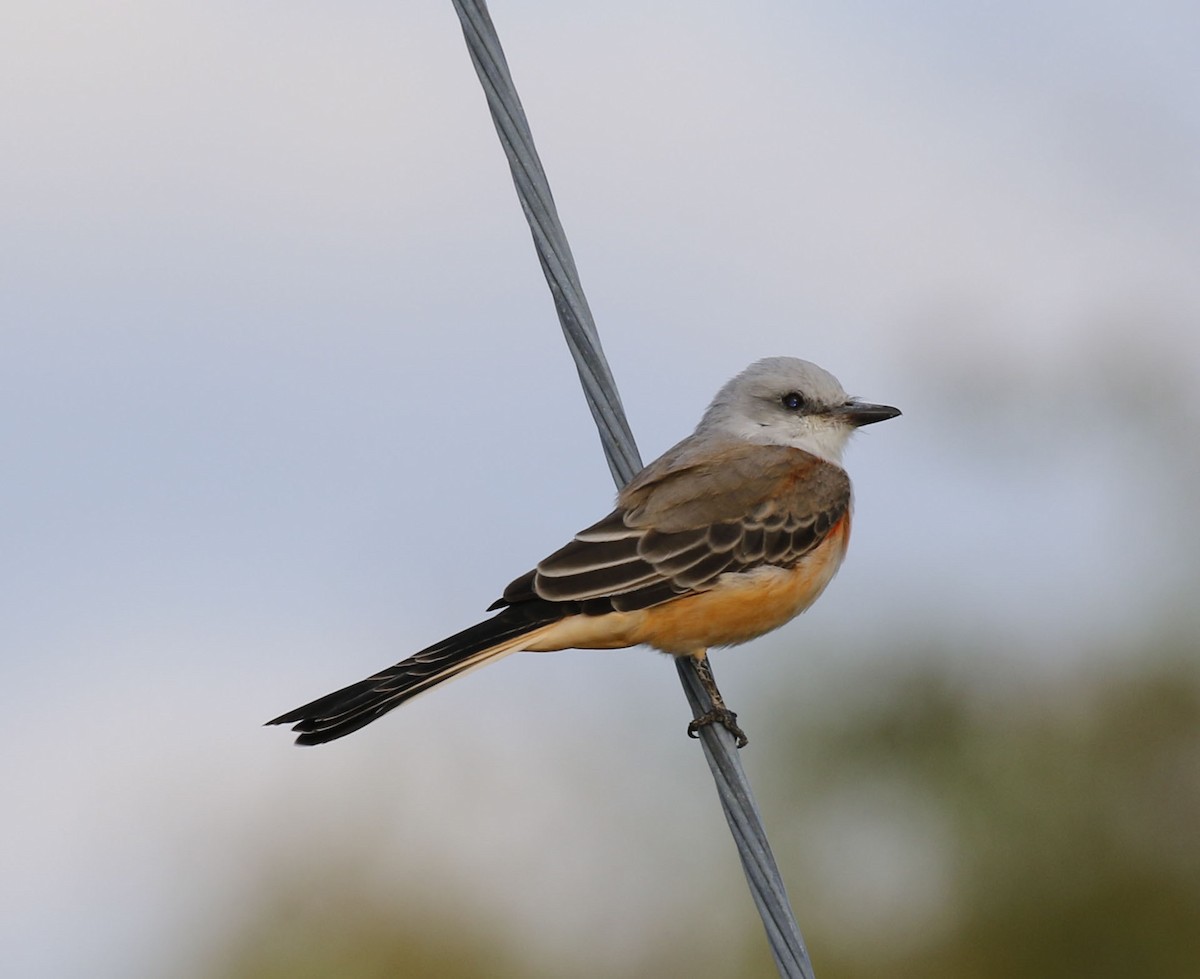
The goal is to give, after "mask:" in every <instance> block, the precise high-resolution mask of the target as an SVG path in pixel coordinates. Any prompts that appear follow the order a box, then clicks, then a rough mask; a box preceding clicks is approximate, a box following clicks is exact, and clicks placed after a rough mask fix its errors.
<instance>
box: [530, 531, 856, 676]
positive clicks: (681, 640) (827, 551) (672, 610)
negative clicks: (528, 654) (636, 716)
mask: <svg viewBox="0 0 1200 979" xmlns="http://www.w3.org/2000/svg"><path fill="white" fill-rule="evenodd" d="M849 542H850V516H849V514H847V515H846V516H844V517H842V519H841V520H839V521H838V522H837V523H836V524H834V526H833V527H832V528H831V529H830V531H829V533H828V534H827V535H826V537H825V539H824V540H823V541H822V542H821V543H820V544H819V545H818V546H817V547H816V548H814V549H813V550H811V551H809V553H808V554H806V555H804V557H802V558H801V559H800V560H799V561H798V562H797V563H796V564H795V565H794V566H793V567H791V568H781V567H774V566H769V565H764V566H761V567H759V568H756V569H754V570H753V571H749V572H742V573H740V574H736V575H727V576H724V577H723V578H721V579H719V580H718V583H717V584H716V585H715V586H714V587H713V588H710V589H708V590H707V591H703V592H697V593H695V594H692V595H684V596H681V597H679V598H676V599H672V600H671V601H669V602H665V603H664V604H662V605H655V606H652V607H650V608H646V609H639V610H637V611H633V612H610V613H608V614H607V615H597V616H582V615H574V616H570V617H569V618H566V619H563V620H561V621H559V622H556V623H554V624H553V625H549V626H546V627H544V628H543V629H541V630H538V632H537V633H534V634H533V635H535V636H536V637H537V638H536V639H535V640H534V641H533V642H530V643H528V645H525V646H524V648H525V649H528V650H531V651H535V652H548V651H551V650H556V649H571V648H574V649H615V648H619V647H624V646H633V645H637V644H639V643H645V644H646V645H649V646H653V647H654V648H656V649H660V650H662V651H663V652H666V653H674V654H675V655H680V656H683V655H697V654H700V653H702V652H703V651H704V650H705V649H707V648H710V647H714V646H731V645H735V644H737V643H742V642H746V641H747V640H750V639H754V638H755V637H757V636H761V635H763V634H764V633H767V632H770V631H771V630H773V629H778V628H779V627H780V626H781V625H784V624H785V623H787V622H789V621H790V620H791V619H793V618H794V617H795V616H797V615H799V614H800V613H801V612H803V611H804V610H805V609H806V608H808V607H809V606H810V605H811V604H812V603H813V602H815V601H816V600H817V598H819V597H820V595H821V592H823V591H824V590H825V586H826V585H828V584H829V582H830V581H832V580H833V576H834V575H835V574H836V573H837V570H838V568H839V567H840V566H841V563H842V559H843V558H844V557H845V556H846V546H847V545H848V544H849Z"/></svg>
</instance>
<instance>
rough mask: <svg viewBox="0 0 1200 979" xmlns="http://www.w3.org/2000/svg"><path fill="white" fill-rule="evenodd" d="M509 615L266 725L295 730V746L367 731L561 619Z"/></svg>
mask: <svg viewBox="0 0 1200 979" xmlns="http://www.w3.org/2000/svg"><path fill="white" fill-rule="evenodd" d="M516 612H517V610H516V609H512V610H505V611H504V612H501V613H500V614H499V615H497V616H495V617H494V618H491V619H488V620H486V621H484V622H480V623H479V624H478V625H473V626H471V627H470V628H469V629H464V630H463V631H462V632H459V633H456V634H455V635H453V636H451V637H450V638H449V639H443V640H442V641H441V642H439V643H435V644H434V645H432V646H430V647H428V648H427V649H422V650H421V651H420V652H419V653H415V654H414V655H412V656H410V657H409V658H408V659H406V660H404V661H403V662H400V663H397V664H396V665H395V666H390V667H388V668H387V669H386V670H383V671H382V672H380V673H376V674H375V675H374V676H369V677H367V678H366V679H365V680H360V681H359V682H358V683H352V684H350V686H348V687H343V688H342V689H341V690H336V691H334V692H333V693H331V694H326V695H325V696H324V697H321V698H319V699H317V700H314V701H313V702H312V703H310V704H305V705H304V706H303V707H297V708H296V709H295V710H293V711H289V712H288V713H286V714H281V715H280V716H279V717H276V718H275V719H274V720H271V721H267V724H291V725H293V727H292V730H293V731H297V732H299V734H300V736H299V737H298V738H296V744H306V745H307V744H324V743H325V742H326V741H333V740H335V739H336V738H341V737H344V736H345V735H347V734H350V733H351V732H353V731H357V730H358V729H359V728H360V727H365V726H366V725H367V724H370V723H371V722H372V721H373V720H375V719H376V718H379V717H382V716H383V715H384V714H386V713H387V712H388V711H389V710H392V709H393V708H395V707H399V706H400V705H401V704H402V703H404V702H405V701H406V700H411V699H412V698H413V697H415V696H416V695H417V694H419V693H423V692H424V691H426V690H428V689H429V688H430V687H432V686H434V685H435V684H438V683H442V682H443V681H445V680H450V679H453V678H454V677H456V676H461V675H462V674H463V673H466V672H467V671H468V670H473V669H475V668H476V667H479V666H483V665H484V664H485V663H490V662H491V661H492V660H495V659H499V658H500V657H501V656H505V655H507V654H508V653H515V652H517V651H518V650H521V649H524V648H525V646H526V644H527V643H528V642H530V641H531V640H532V639H533V638H534V636H535V635H536V634H537V633H539V632H540V631H541V630H542V629H544V628H545V627H546V626H547V625H549V624H551V622H553V621H555V620H556V619H557V618H558V615H554V616H553V617H551V618H546V617H543V618H534V617H531V616H529V615H520V614H514V613H516Z"/></svg>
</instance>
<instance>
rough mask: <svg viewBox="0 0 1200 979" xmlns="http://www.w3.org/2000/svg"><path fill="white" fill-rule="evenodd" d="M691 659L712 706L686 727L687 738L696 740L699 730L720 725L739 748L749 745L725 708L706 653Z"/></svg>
mask: <svg viewBox="0 0 1200 979" xmlns="http://www.w3.org/2000/svg"><path fill="white" fill-rule="evenodd" d="M692 658H693V659H694V660H695V662H696V675H697V676H698V677H699V678H700V686H702V687H703V688H704V692H705V693H706V694H708V699H709V700H711V701H712V706H711V707H710V708H709V709H708V710H706V711H705V712H704V713H703V714H701V715H700V716H699V717H697V718H696V719H695V720H694V721H692V723H691V724H689V725H688V729H687V730H688V737H689V738H698V737H700V728H702V727H707V726H708V725H709V724H720V725H721V726H722V727H723V728H725V730H726V731H728V732H729V733H730V734H732V735H733V737H734V740H735V741H736V742H737V746H738V747H739V748H744V747H746V745H747V744H749V743H750V739H749V738H747V737H746V732H745V731H743V730H742V729H741V728H740V727H738V723H737V714H735V713H734V712H733V711H731V710H730V709H729V708H728V707H726V706H725V700H724V698H723V697H722V696H721V691H720V690H718V689H717V681H716V680H715V679H714V678H713V673H712V667H711V666H709V664H708V653H707V651H705V650H701V651H700V653H699V654H698V655H695V656H693V657H692Z"/></svg>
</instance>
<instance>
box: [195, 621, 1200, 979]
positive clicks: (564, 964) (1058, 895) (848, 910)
mask: <svg viewBox="0 0 1200 979" xmlns="http://www.w3.org/2000/svg"><path fill="white" fill-rule="evenodd" d="M1154 645H1155V644H1148V647H1152V646H1154ZM1097 662H1099V660H1097ZM1109 662H1110V663H1111V662H1112V661H1111V660H1110V661H1109ZM1121 662H1122V663H1124V664H1125V665H1124V666H1122V667H1119V668H1118V667H1109V668H1108V669H1107V670H1101V669H1100V668H1096V670H1085V671H1079V672H1077V673H1075V674H1073V675H1069V676H1060V677H1058V678H1057V679H1054V680H1047V679H1045V678H1044V677H1043V678H1040V679H1039V680H1037V681H1032V680H1030V679H1028V678H1021V677H1009V678H1008V679H1006V680H1000V679H997V681H996V682H995V683H989V682H980V678H979V677H978V676H977V675H976V676H972V677H969V678H965V677H964V676H963V669H962V666H961V663H960V665H959V667H958V669H957V673H955V672H953V671H950V670H949V669H946V668H942V667H938V666H931V665H925V666H909V667H898V668H897V670H896V671H894V672H892V673H890V674H888V675H885V676H879V675H877V674H878V671H875V675H871V676H869V677H861V678H858V679H857V680H856V682H855V683H854V684H852V687H853V689H854V690H855V691H857V692H856V693H855V694H854V695H850V696H846V697H843V698H841V699H837V698H832V699H831V700H830V703H829V706H828V707H827V708H826V709H823V710H821V711H819V712H816V713H815V714H810V715H808V716H805V717H804V718H802V719H800V720H798V721H797V723H796V726H795V734H794V737H793V739H792V741H791V743H790V744H786V743H784V744H781V746H780V747H779V748H777V749H774V751H775V752H776V754H775V755H774V757H772V756H771V754H770V753H771V751H772V749H771V748H770V746H769V745H766V744H764V743H763V742H764V740H765V739H761V738H760V739H759V741H758V742H756V748H758V749H759V750H760V751H762V752H764V753H765V755H766V756H765V757H762V758H761V759H760V761H758V762H756V764H757V765H761V766H762V767H763V768H764V769H769V770H770V772H771V773H772V782H773V783H774V786H773V787H771V788H770V789H769V795H770V798H769V799H768V801H767V802H766V803H765V807H766V809H767V814H768V822H769V823H770V824H772V834H773V836H774V838H775V844H776V847H777V848H778V850H779V852H780V855H781V860H782V863H783V865H784V868H785V872H786V873H787V876H788V878H789V883H790V886H791V889H792V892H793V897H794V898H796V899H797V900H796V904H797V909H798V913H799V915H800V918H801V924H802V927H803V929H804V931H805V935H806V938H807V940H808V942H809V947H810V950H811V952H812V957H813V961H814V964H815V967H816V971H817V974H818V976H820V977H821V979H866V977H878V976H884V975H886V976H920V977H925V979H940V977H947V979H951V977H953V979H962V977H975V979H988V977H991V976H995V977H997V979H999V977H1002V976H1003V977H1005V979H1010V977H1012V976H1022V977H1033V979H1036V977H1047V979H1050V977H1055V979H1059V977H1063V976H1088V977H1090V979H1103V977H1107V976H1112V977H1117V976H1121V977H1128V976H1138V977H1148V979H1150V977H1162V979H1168V977H1169V979H1187V977H1194V976H1200V681H1198V677H1197V669H1196V664H1195V662H1194V660H1193V659H1192V651H1191V650H1190V649H1187V648H1174V649H1165V648H1162V645H1161V644H1159V648H1147V649H1146V650H1145V651H1144V653H1143V655H1142V656H1140V657H1137V656H1135V657H1125V658H1123V659H1122V660H1121ZM1130 663H1135V664H1137V663H1140V664H1142V665H1141V666H1140V667H1136V668H1135V667H1131V666H1129V664H1130ZM760 781H761V779H760ZM780 785H783V786H786V787H785V788H784V789H782V790H780V789H779V788H778V786H780ZM878 785H884V786H890V788H886V789H885V790H884V791H878V792H876V791H873V790H871V789H870V787H871V786H878ZM893 807H894V808H893ZM821 809H824V810H827V811H832V812H833V813H834V818H833V819H832V820H827V821H826V822H824V823H822V822H821V821H819V820H817V821H814V820H813V819H811V818H809V816H810V814H811V813H812V812H813V811H814V810H821ZM789 817H794V818H789ZM780 824H782V825H780ZM846 826H851V827H853V826H857V827H858V830H857V833H858V835H857V836H855V835H854V834H853V833H852V834H851V836H850V838H849V847H848V850H847V851H846V852H847V853H849V854H850V855H851V856H853V857H854V859H849V860H837V859H834V860H833V861H832V862H831V861H830V860H829V859H828V854H827V853H826V851H827V850H828V848H829V847H831V846H832V845H833V837H836V836H838V835H839V834H842V835H844V833H843V830H844V828H845V827H846ZM896 826H901V827H903V831H902V832H900V834H899V835H895V834H894V833H893V830H894V829H895V827H896ZM872 827H875V829H872ZM914 833H915V835H914ZM906 834H907V835H906ZM875 837H879V838H880V839H881V840H882V843H880V839H875ZM910 837H911V838H913V839H915V840H916V841H917V845H915V846H914V847H913V848H909V847H907V846H906V844H905V840H906V839H908V838H910ZM842 843H843V844H845V843H846V840H845V839H843V840H842ZM730 845H732V844H730ZM877 846H878V848H879V849H878V852H879V854H880V855H881V856H880V859H873V858H872V854H874V853H875V852H876V847H877ZM889 848H890V849H889ZM892 850H894V851H897V852H896V853H894V854H892V856H894V857H895V858H896V859H892V857H890V856H889V853H890V852H891V851H892ZM864 854H865V856H864ZM879 865H885V872H884V873H883V879H884V884H883V887H882V891H879V890H878V888H877V889H876V892H874V895H873V896H870V892H867V893H868V896H869V897H870V899H869V900H866V901H865V902H860V903H859V904H856V903H855V902H854V901H850V902H849V903H847V901H846V900H845V899H844V897H843V898H841V899H839V900H838V901H835V902H833V906H832V908H830V907H826V906H824V902H823V888H826V887H832V888H833V889H834V890H838V889H842V890H845V889H846V888H848V889H849V893H850V894H851V895H853V894H854V893H855V888H856V887H861V881H862V880H863V879H874V878H876V877H878V876H879V873H880V871H879ZM831 866H832V870H831V869H830V867H831ZM887 866H890V867H891V870H890V871H887V870H886V867H887ZM822 868H824V869H822ZM328 869H329V868H316V867H313V866H307V867H306V866H303V865H302V864H298V865H297V866H296V867H295V868H294V869H293V873H294V875H295V879H293V880H290V881H287V882H282V881H281V882H278V886H276V887H273V888H270V889H268V891H267V892H266V893H264V894H263V896H262V902H261V907H260V908H259V910H258V912H257V913H256V914H253V915H251V916H250V918H249V919H248V920H246V921H245V922H244V925H243V928H242V930H241V932H240V933H239V934H237V935H234V936H229V937H228V938H227V942H226V946H225V948H224V950H223V951H221V952H219V953H218V954H217V956H216V957H215V958H214V959H213V960H212V962H211V968H210V969H209V971H208V972H207V973H206V974H207V975H209V976H214V977H215V976H220V977H223V979H277V977H278V979H282V977H284V976H287V977H289V979H303V977H312V979H318V977H322V979H323V977H331V976H335V977H341V979H376V977H383V976H436V977H449V979H452V977H459V976H462V977H466V976H479V977H483V976H487V977H502V976H525V977H534V979H537V977H541V976H565V975H570V976H579V977H590V976H597V977H598V976H601V975H612V972H611V966H610V967H609V968H608V971H605V970H603V969H600V968H599V967H597V966H596V965H595V964H589V962H588V961H587V960H586V956H581V957H580V959H579V960H575V961H562V954H561V951H560V952H558V953H555V952H553V951H551V950H550V945H549V944H548V945H547V947H546V948H539V947H519V946H518V942H517V940H516V939H513V938H510V937H509V936H508V935H506V934H504V933H503V932H502V931H501V930H500V926H499V925H498V924H496V923H495V922H490V921H488V920H487V916H486V913H485V912H480V910H479V909H478V908H472V909H470V910H464V909H461V908H460V909H455V908H443V909H441V910H438V909H436V908H435V907H433V906H432V905H425V906H423V907H421V908H420V909H414V908H413V907H410V906H402V905H398V904H397V903H396V902H395V899H394V898H393V899H385V898H382V897H378V896H372V891H371V888H370V887H369V886H367V885H366V884H365V883H364V882H361V881H358V880H356V879H355V875H354V872H353V871H352V870H351V871H348V872H344V873H343V877H342V879H340V880H335V881H334V885H335V888H336V893H335V894H333V895H332V896H331V893H330V890H329V887H330V879H331V875H330V873H329V872H328ZM333 876H334V877H335V878H336V874H334V875H333ZM314 880H321V881H322V882H323V883H322V886H321V888H320V889H319V890H318V889H317V888H314V887H313V885H312V882H313V881H314ZM931 881H932V885H933V886H931ZM306 882H307V883H306ZM713 893H714V895H717V896H718V904H719V905H722V906H723V905H724V904H728V905H730V906H737V908H738V910H739V911H741V910H744V908H743V907H742V905H745V906H747V907H748V905H749V897H748V896H747V895H746V893H745V891H744V888H743V887H742V886H741V883H740V881H733V880H730V881H725V882H723V883H721V885H720V886H719V887H715V888H714V891H713ZM881 894H882V897H881ZM583 897H585V896H581V899H582V898H583ZM688 899H689V900H690V896H689V898H688ZM682 907H683V905H681V908H682ZM914 908H915V909H916V910H915V911H914ZM662 914H663V916H664V921H663V925H664V927H663V928H662V929H661V931H659V932H658V934H659V935H660V936H661V939H662V941H661V944H660V946H659V947H656V948H647V949H645V950H641V951H640V952H639V954H638V955H636V956H634V958H635V959H636V960H637V961H638V962H639V965H638V966H637V967H636V968H635V969H633V970H632V971H630V972H629V973H628V974H630V975H639V976H642V975H644V976H660V975H668V974H672V972H674V971H675V970H674V968H673V965H672V964H673V963H674V964H675V965H678V966H679V967H680V968H681V969H682V970H683V971H686V973H687V974H688V975H689V976H690V977H692V979H703V977H706V976H713V977H714V979H715V977H716V976H726V977H728V976H730V975H741V976H748V977H749V976H769V975H772V974H774V970H773V967H772V964H771V960H770V957H769V954H768V951H767V948H766V942H765V940H764V938H763V936H762V934H761V931H760V930H759V927H758V925H757V922H756V920H754V919H753V918H752V917H751V916H750V915H747V916H746V918H745V926H744V929H743V937H742V941H741V942H740V943H739V947H738V948H737V949H733V950H731V949H728V948H723V949H720V950H719V951H720V954H719V955H716V954H714V955H713V956H712V958H711V960H710V964H709V965H708V966H707V967H706V964H705V962H706V958H705V945H706V942H707V941H711V940H712V939H710V938H709V936H708V934H707V932H706V928H705V921H704V919H703V917H695V919H694V921H688V920H686V919H687V918H689V917H692V916H694V915H695V910H694V908H692V907H691V906H690V905H689V906H688V907H687V908H686V909H685V910H682V911H681V909H680V908H676V909H672V908H669V907H664V908H663V909H662ZM681 916H682V917H683V918H684V919H685V920H684V922H683V927H681V921H680V918H681ZM681 936H685V937H681ZM522 940H523V941H524V942H529V940H530V938H529V936H528V935H527V934H526V935H524V936H523V937H522ZM713 951H714V952H716V951H717V950H713ZM731 961H733V962H735V963H736V962H740V963H741V965H740V967H738V968H736V969H735V971H732V972H731V971H730V970H729V963H730V962H731ZM717 963H720V964H719V965H718V964H717Z"/></svg>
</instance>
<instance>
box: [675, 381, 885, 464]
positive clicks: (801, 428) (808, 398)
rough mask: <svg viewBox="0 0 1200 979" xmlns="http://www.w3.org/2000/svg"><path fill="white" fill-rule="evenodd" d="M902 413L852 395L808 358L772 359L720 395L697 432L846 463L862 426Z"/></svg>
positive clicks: (733, 383)
mask: <svg viewBox="0 0 1200 979" xmlns="http://www.w3.org/2000/svg"><path fill="white" fill-rule="evenodd" d="M898 414H900V412H899V411H898V410H897V409H896V408H891V407H888V406H887V405H875V404H867V403H866V402H863V401H859V400H858V399H857V398H851V397H849V396H848V395H847V394H846V392H845V390H844V389H843V388H842V386H841V384H839V383H838V379H837V378H836V377H834V376H833V375H832V374H830V373H829V371H827V370H822V369H821V368H820V367H818V366H817V365H816V364H812V363H809V362H808V361H807V360H800V359H798V358H796V357H767V358H766V359H765V360H759V361H756V362H755V363H753V364H751V365H750V366H749V367H747V368H746V369H745V370H744V371H742V372H741V373H740V374H738V375H737V377H735V378H733V380H731V381H730V382H729V383H728V384H726V385H725V386H724V387H723V388H721V390H720V391H718V392H717V396H716V397H715V398H713V401H712V404H710V405H709V406H708V410H707V411H705V413H704V417H703V418H702V419H701V421H700V425H699V426H698V427H697V429H696V432H697V434H701V433H719V434H724V435H732V436H735V437H737V438H743V439H746V440H747V441H750V442H758V443H762V444H764V445H790V446H793V447H794V448H797V449H804V450H805V451H806V452H811V453H812V454H813V455H817V456H820V457H821V458H823V459H828V460H829V461H830V462H835V463H840V462H841V459H842V450H843V449H844V448H845V447H846V441H847V440H848V439H849V438H850V435H851V433H852V432H853V431H854V430H855V429H856V428H861V427H862V426H863V425H870V424H872V423H873V422H881V421H884V420H885V419H887V418H895V417H896V416H897V415H898Z"/></svg>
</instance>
